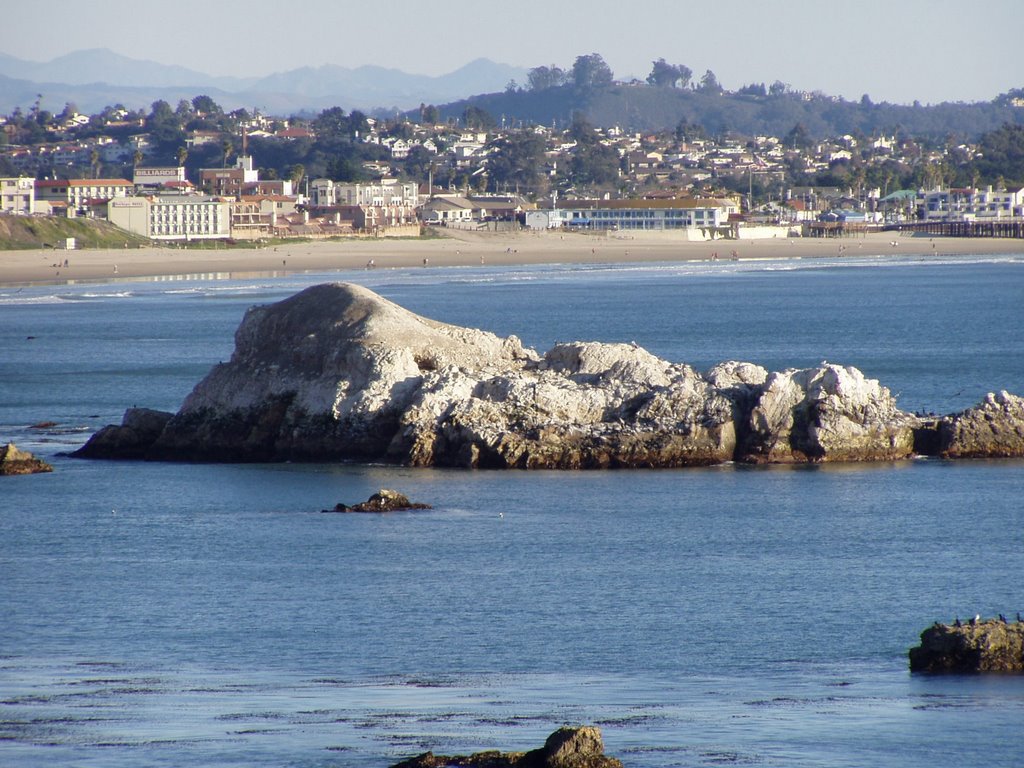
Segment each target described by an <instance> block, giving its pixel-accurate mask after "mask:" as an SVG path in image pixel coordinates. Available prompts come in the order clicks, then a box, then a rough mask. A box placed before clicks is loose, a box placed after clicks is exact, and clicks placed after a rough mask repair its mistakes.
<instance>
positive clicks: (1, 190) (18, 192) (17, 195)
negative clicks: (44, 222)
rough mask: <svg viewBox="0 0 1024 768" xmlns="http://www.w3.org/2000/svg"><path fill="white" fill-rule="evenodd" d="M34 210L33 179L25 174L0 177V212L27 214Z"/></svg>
mask: <svg viewBox="0 0 1024 768" xmlns="http://www.w3.org/2000/svg"><path fill="white" fill-rule="evenodd" d="M35 212H36V185H35V179H30V178H29V177H27V176H17V177H13V178H6V179H0V213H7V214H17V215H28V214H32V213H35Z"/></svg>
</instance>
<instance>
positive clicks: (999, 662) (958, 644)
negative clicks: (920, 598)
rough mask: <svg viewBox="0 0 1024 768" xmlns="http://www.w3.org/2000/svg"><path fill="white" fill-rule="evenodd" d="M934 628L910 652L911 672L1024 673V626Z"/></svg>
mask: <svg viewBox="0 0 1024 768" xmlns="http://www.w3.org/2000/svg"><path fill="white" fill-rule="evenodd" d="M958 624H959V622H957V623H954V624H934V625H933V626H931V627H929V628H928V629H926V630H925V631H924V632H922V633H921V645H919V646H918V647H916V648H911V649H910V654H909V655H910V671H911V672H1024V622H1021V621H1016V622H1007V621H1004V620H999V619H990V620H987V621H973V620H972V621H970V622H967V623H964V624H960V625H958Z"/></svg>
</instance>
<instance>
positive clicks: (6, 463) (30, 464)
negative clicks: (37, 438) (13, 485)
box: [0, 443, 53, 475]
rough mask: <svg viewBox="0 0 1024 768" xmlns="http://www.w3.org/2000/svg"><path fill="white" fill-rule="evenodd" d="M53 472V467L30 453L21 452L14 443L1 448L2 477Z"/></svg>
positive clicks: (0, 464) (0, 470)
mask: <svg viewBox="0 0 1024 768" xmlns="http://www.w3.org/2000/svg"><path fill="white" fill-rule="evenodd" d="M40 472H53V467H52V466H50V465H49V464H47V463H46V462H45V461H43V460H42V459H37V458H36V457H35V456H33V455H32V454H31V453H29V452H28V451H20V450H18V448H17V446H15V444H14V443H7V445H5V446H3V447H2V448H0V475H35V474H38V473H40Z"/></svg>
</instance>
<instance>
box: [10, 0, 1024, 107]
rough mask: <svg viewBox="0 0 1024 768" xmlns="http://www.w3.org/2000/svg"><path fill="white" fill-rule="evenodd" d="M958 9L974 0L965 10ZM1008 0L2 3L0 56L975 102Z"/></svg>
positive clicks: (1013, 77) (998, 75)
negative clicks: (687, 73)
mask: <svg viewBox="0 0 1024 768" xmlns="http://www.w3.org/2000/svg"><path fill="white" fill-rule="evenodd" d="M972 8H978V9H984V10H977V11H974V10H970V9H972ZM1022 10H1024V3H1022V2H1021V0H988V2H987V3H984V4H973V3H967V2H964V1H963V0H957V1H956V2H954V1H953V0H860V1H859V2H845V3H838V2H825V1H824V0H777V1H776V2H768V1H767V0H733V2H721V3H715V2H706V0H704V1H703V2H691V1H690V0H675V1H674V2H673V1H670V0H642V1H641V0H633V1H632V2H630V1H628V0H626V1H623V0H587V1H586V2H572V3H565V2H558V1H557V0H510V2H508V3H501V2H491V1H490V0H477V2H473V3H459V2H453V3H446V2H443V1H439V0H432V1H431V2H422V0H420V1H418V2H413V1H412V0H386V2H365V1H363V2H358V3H357V2H350V1H349V0H303V2H301V3H294V4H292V3H285V2H279V1H278V2H269V1H267V0H244V1H243V0H173V1H170V0H161V2H154V1H153V0H130V2H129V1H127V0H87V2H75V3H71V2H66V0H54V1H53V2H35V3H17V4H14V3H11V4H9V7H6V8H5V9H4V13H3V24H2V27H3V32H2V34H0V51H3V52H4V53H8V54H10V55H13V56H17V57H19V58H22V59H28V60H32V61H48V60H50V59H52V58H54V57H56V56H60V55H61V54H64V53H69V52H71V51H75V50H82V49H86V48H109V49H111V50H113V51H116V52H117V53H120V54H123V55H125V56H130V57H132V58H138V59H150V60H153V61H159V62H161V63H165V64H180V65H183V66H188V67H190V68H192V69H197V70H199V71H202V72H206V73H208V74H212V75H264V74H269V73H271V72H279V71H285V70H288V69H294V68H297V67H301V66H307V65H308V66H319V65H322V64H338V65H341V66H346V67H356V66H360V65H362V64H377V65H381V66H387V67H393V68H396V69H401V70H404V71H406V72H414V73H421V74H428V75H438V74H443V73H445V72H450V71H451V70H453V69H457V68H458V67H460V66H462V65H463V64H466V63H467V62H469V61H472V60H473V59H476V58H480V57H486V58H489V59H492V60H494V61H498V62H503V63H507V64H514V65H518V66H523V67H533V66H538V65H540V64H558V65H559V66H562V67H566V68H567V67H569V66H571V65H572V62H573V60H574V59H575V58H576V56H578V55H580V54H585V53H599V54H601V55H602V56H603V57H604V59H605V61H607V62H608V64H609V65H610V66H611V68H612V70H613V72H614V73H615V76H616V77H617V78H620V79H625V78H627V77H629V76H636V77H639V78H644V77H646V75H647V73H648V72H650V69H651V61H652V60H653V59H657V58H660V57H664V58H665V59H666V60H667V61H669V62H670V63H678V64H685V65H687V66H688V67H690V68H691V69H692V70H693V72H694V76H695V77H698V78H699V76H700V75H701V74H703V73H704V71H705V70H707V69H711V70H712V71H713V72H714V73H715V74H716V76H717V77H718V80H719V81H720V82H721V83H722V85H723V86H725V87H726V88H729V89H735V88H738V87H739V86H741V85H744V84H746V83H751V82H765V83H768V84H770V83H771V82H773V81H775V80H781V81H782V82H784V83H788V84H789V85H791V86H792V87H793V88H795V89H798V90H820V91H824V92H826V93H829V94H833V95H840V96H844V97H846V98H848V99H857V98H860V96H861V95H862V94H865V93H867V94H868V95H870V97H871V98H872V99H873V100H874V101H892V102H898V103H910V102H912V101H914V100H915V99H916V100H918V101H921V102H922V103H926V104H927V103H937V102H940V101H987V100H989V99H991V98H993V97H994V96H996V95H998V94H999V93H1003V92H1005V91H1007V90H1009V89H1010V88H1018V87H1022V86H1024V57H1022V56H1021V55H1020V50H1021V46H1020V32H1019V29H1020V17H1021V11H1022Z"/></svg>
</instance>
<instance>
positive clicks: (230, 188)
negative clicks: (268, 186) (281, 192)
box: [199, 155, 260, 197]
mask: <svg viewBox="0 0 1024 768" xmlns="http://www.w3.org/2000/svg"><path fill="white" fill-rule="evenodd" d="M259 179H260V172H259V170H258V169H256V168H254V167H253V164H252V156H251V155H242V156H241V157H239V158H238V159H237V160H235V165H234V167H232V168H203V169H201V170H200V171H199V186H200V187H202V189H203V191H204V192H205V193H207V194H209V195H219V196H222V197H238V196H239V195H241V194H242V192H243V190H244V189H245V186H246V185H247V184H252V183H253V182H257V181H259Z"/></svg>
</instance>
